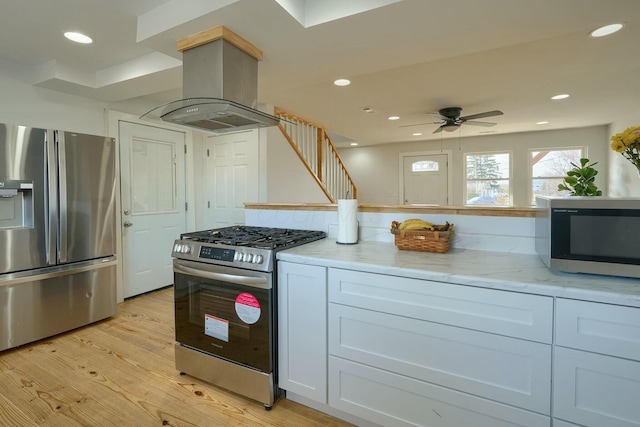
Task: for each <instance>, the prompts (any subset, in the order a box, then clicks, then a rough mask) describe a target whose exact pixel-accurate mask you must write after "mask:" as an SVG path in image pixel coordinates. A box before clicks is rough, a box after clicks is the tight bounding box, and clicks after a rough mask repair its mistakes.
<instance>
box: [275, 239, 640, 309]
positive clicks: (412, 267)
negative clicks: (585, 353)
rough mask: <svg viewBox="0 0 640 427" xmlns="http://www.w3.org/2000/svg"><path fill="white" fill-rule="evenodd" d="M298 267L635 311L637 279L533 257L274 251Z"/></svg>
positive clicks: (639, 295)
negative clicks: (564, 268) (555, 267)
mask: <svg viewBox="0 0 640 427" xmlns="http://www.w3.org/2000/svg"><path fill="white" fill-rule="evenodd" d="M277 258H278V259H279V260H283V261H290V262H295V263H299V264H311V265H318V266H325V267H336V268H343V269H348V270H357V271H363V272H369V273H379V274H387V275H392V276H401V277H409V278H415V279H424V280H433V281H437V282H446V283H453V284H458V285H467V286H476V287H483V288H492V289H501V290H507V291H516V292H524V293H531V294H537V295H548V296H556V297H564V298H573V299H580V300H586V301H595V302H603V303H610V304H619V305H627V306H633V307H640V279H633V278H620V277H613V276H600V275H594V274H579V273H561V272H553V271H551V270H549V269H548V268H547V267H546V266H545V265H544V263H543V262H542V261H541V260H540V258H538V256H537V255H522V254H510V253H501V252H487V251H471V250H464V249H450V250H449V252H447V253H444V254H438V253H430V252H417V251H401V250H399V249H397V248H396V247H395V245H394V244H393V243H384V242H370V241H363V242H359V243H358V244H355V245H340V244H337V243H336V241H335V239H328V238H327V239H323V240H319V241H316V242H312V243H308V244H305V245H301V246H298V247H295V248H292V249H288V250H284V251H281V252H278V253H277Z"/></svg>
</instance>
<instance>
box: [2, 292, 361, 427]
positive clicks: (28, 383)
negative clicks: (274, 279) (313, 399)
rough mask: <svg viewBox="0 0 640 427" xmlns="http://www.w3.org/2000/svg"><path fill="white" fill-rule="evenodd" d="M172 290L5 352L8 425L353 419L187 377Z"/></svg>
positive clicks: (280, 426) (281, 425) (329, 422)
mask: <svg viewBox="0 0 640 427" xmlns="http://www.w3.org/2000/svg"><path fill="white" fill-rule="evenodd" d="M172 297H173V289H172V288H168V289H163V290H160V291H156V292H153V293H150V294H147V295H143V296H140V297H137V298H133V299H130V300H128V301H125V302H124V303H122V304H119V305H118V314H117V315H116V316H114V317H113V318H110V319H107V320H105V321H102V322H98V323H95V324H93V325H90V326H86V327H84V328H81V329H77V330H75V331H72V332H69V333H66V334H62V335H58V336H56V337H53V338H49V339H45V340H42V341H39V342H37V343H34V344H30V345H26V346H23V347H20V348H17V349H13V350H7V351H4V352H2V353H0V426H61V427H62V426H64V427H69V426H136V427H137V426H141V427H145V426H215V427H218V426H261V427H262V426H277V427H287V426H292V427H293V426H295V427H301V426H305V427H306V426H310V427H314V426H317V427H320V426H335V427H339V426H351V424H348V423H345V422H342V421H340V420H337V419H335V418H332V417H329V416H327V415H324V414H322V413H320V412H317V411H314V410H312V409H309V408H307V407H305V406H302V405H299V404H297V403H295V402H291V401H288V400H286V399H284V398H283V399H280V400H278V401H277V403H276V404H275V405H274V407H273V409H272V410H271V411H265V409H264V406H263V404H261V403H259V402H254V401H251V400H248V399H245V398H243V397H241V396H237V395H234V394H231V393H228V392H225V391H222V390H220V389H218V388H216V387H214V386H212V385H210V384H207V383H205V382H203V381H199V380H197V379H195V378H193V377H190V376H186V375H185V376H180V374H179V373H178V371H176V369H175V366H174V358H173V344H174V332H173V329H174V328H173V300H172Z"/></svg>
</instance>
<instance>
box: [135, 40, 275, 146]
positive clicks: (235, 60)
mask: <svg viewBox="0 0 640 427" xmlns="http://www.w3.org/2000/svg"><path fill="white" fill-rule="evenodd" d="M177 46H178V50H179V51H181V52H182V57H183V58H182V59H183V60H182V68H183V71H182V94H183V98H184V99H180V100H177V101H173V102H169V103H167V104H164V105H161V106H159V107H156V108H154V109H153V110H151V111H149V112H147V113H145V114H144V115H142V116H141V117H140V118H141V119H145V120H156V121H157V120H161V121H164V122H168V123H172V124H177V125H184V126H189V127H192V128H196V129H198V130H202V131H206V132H210V133H215V134H223V133H229V132H238V131H243V130H249V129H256V128H261V127H268V126H276V125H277V124H278V122H279V119H278V118H277V117H275V116H272V115H270V114H267V113H264V112H262V111H259V110H258V109H257V103H258V101H257V95H258V61H260V60H262V51H261V50H259V49H258V48H256V47H255V46H253V45H252V44H251V43H249V42H248V41H246V40H244V39H243V38H242V37H240V36H238V35H237V34H235V33H234V32H232V31H231V30H229V29H227V28H225V27H215V28H212V29H209V30H206V31H203V32H201V33H198V34H195V35H193V36H189V37H186V38H184V39H180V40H178V45H177Z"/></svg>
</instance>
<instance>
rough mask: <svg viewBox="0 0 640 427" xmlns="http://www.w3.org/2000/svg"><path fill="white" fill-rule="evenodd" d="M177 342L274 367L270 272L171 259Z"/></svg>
mask: <svg viewBox="0 0 640 427" xmlns="http://www.w3.org/2000/svg"><path fill="white" fill-rule="evenodd" d="M173 272H174V293H175V325H176V330H175V332H176V341H177V342H178V343H180V344H182V345H186V346H189V347H192V348H194V349H196V350H200V351H203V352H206V353H209V354H212V355H214V356H218V357H221V358H224V359H227V360H229V361H231V362H235V363H239V364H242V365H245V366H249V367H251V368H254V369H258V370H260V371H263V372H272V371H273V368H274V358H273V351H274V343H273V340H272V339H271V337H272V334H273V333H274V331H275V329H274V324H273V317H272V316H273V315H274V313H275V310H274V306H273V304H274V298H273V282H272V279H273V277H272V273H264V272H258V271H252V270H244V269H241V268H233V267H225V266H218V265H212V264H207V263H200V262H192V261H185V260H179V259H174V260H173Z"/></svg>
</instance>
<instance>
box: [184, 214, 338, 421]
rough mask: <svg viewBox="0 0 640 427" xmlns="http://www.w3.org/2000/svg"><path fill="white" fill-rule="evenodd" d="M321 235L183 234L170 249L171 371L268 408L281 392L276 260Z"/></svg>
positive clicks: (238, 230)
mask: <svg viewBox="0 0 640 427" xmlns="http://www.w3.org/2000/svg"><path fill="white" fill-rule="evenodd" d="M325 237H326V234H325V233H324V232H322V231H312V230H295V229H285V228H267V227H251V226H232V227H225V228H219V229H214V230H204V231H197V232H193V233H185V234H182V235H181V236H180V239H179V240H176V241H175V243H174V245H173V252H172V256H173V258H174V259H173V272H174V293H175V322H176V325H175V333H176V344H175V358H176V368H177V369H178V370H179V371H180V372H181V373H182V374H188V375H192V376H194V377H197V378H200V379H203V380H205V381H207V382H210V383H212V384H215V385H217V386H219V387H222V388H224V389H227V390H230V391H232V392H235V393H238V394H241V395H243V396H246V397H249V398H251V399H254V400H257V401H259V402H262V403H264V405H265V408H266V409H271V407H272V406H273V404H274V402H275V400H276V399H277V398H278V397H280V394H281V392H280V389H279V388H278V372H277V366H278V363H277V351H278V345H277V330H278V328H277V306H276V304H277V303H276V302H277V297H276V262H275V255H276V253H277V252H278V251H280V250H283V249H289V248H292V247H295V246H299V245H302V244H305V243H309V242H313V241H315V240H319V239H323V238H325Z"/></svg>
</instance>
